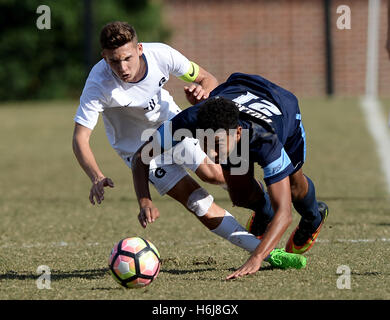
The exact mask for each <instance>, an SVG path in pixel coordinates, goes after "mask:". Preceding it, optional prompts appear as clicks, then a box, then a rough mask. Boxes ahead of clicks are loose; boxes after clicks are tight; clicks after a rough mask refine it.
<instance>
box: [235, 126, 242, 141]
mask: <svg viewBox="0 0 390 320" xmlns="http://www.w3.org/2000/svg"><path fill="white" fill-rule="evenodd" d="M241 133H242V127H241V126H238V127H237V130H236V139H237V141H239V140H240V139H241Z"/></svg>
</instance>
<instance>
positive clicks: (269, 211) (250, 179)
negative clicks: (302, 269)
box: [223, 164, 274, 239]
mask: <svg viewBox="0 0 390 320" xmlns="http://www.w3.org/2000/svg"><path fill="white" fill-rule="evenodd" d="M253 170H254V168H253V164H251V165H250V167H249V171H248V172H247V173H246V174H245V175H231V174H230V172H229V171H227V170H223V173H224V177H225V181H226V184H227V188H228V191H229V195H230V198H231V200H232V202H233V204H234V205H236V206H239V207H243V208H247V209H251V210H253V213H251V216H250V218H249V220H248V223H247V226H246V227H247V230H248V231H250V232H251V233H253V234H254V235H255V236H257V237H258V238H259V239H261V238H262V236H263V235H264V233H265V231H266V229H267V226H268V224H269V223H270V222H271V220H272V218H273V216H274V211H273V208H272V205H271V200H270V198H269V195H268V193H267V191H266V189H265V188H264V186H263V185H262V184H261V183H260V182H259V181H257V180H256V179H255V178H254V171H253Z"/></svg>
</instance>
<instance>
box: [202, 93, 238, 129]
mask: <svg viewBox="0 0 390 320" xmlns="http://www.w3.org/2000/svg"><path fill="white" fill-rule="evenodd" d="M238 117H239V110H238V107H237V104H236V103H235V102H233V101H231V100H229V99H226V98H223V97H218V96H217V97H213V98H210V99H208V100H207V101H205V102H204V103H203V104H202V105H201V106H200V107H199V110H198V127H199V128H200V129H213V130H214V131H217V130H218V129H224V130H229V129H235V128H237V126H238Z"/></svg>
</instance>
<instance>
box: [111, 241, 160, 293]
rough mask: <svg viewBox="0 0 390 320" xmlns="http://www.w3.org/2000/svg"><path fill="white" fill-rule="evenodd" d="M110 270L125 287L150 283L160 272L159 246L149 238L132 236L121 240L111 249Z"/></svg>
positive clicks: (143, 285)
mask: <svg viewBox="0 0 390 320" xmlns="http://www.w3.org/2000/svg"><path fill="white" fill-rule="evenodd" d="M108 266H109V268H110V269H109V272H110V274H111V275H112V277H113V278H114V280H115V281H116V282H118V283H119V284H120V285H122V286H124V287H125V288H141V287H145V286H147V285H149V284H150V283H151V282H152V281H153V280H154V279H155V278H156V277H157V275H158V273H159V272H160V266H161V260H160V253H159V252H158V251H157V248H156V247H155V246H154V245H153V243H151V242H150V241H148V240H145V239H142V238H139V237H132V238H126V239H122V240H121V241H119V242H118V243H117V244H116V245H115V246H114V248H113V249H112V250H111V254H110V258H109V260H108Z"/></svg>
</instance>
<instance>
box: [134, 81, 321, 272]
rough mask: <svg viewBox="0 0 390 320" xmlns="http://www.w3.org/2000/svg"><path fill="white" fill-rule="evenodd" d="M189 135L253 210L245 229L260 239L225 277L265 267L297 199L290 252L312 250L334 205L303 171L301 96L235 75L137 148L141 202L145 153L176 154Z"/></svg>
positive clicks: (237, 198) (238, 200)
mask: <svg viewBox="0 0 390 320" xmlns="http://www.w3.org/2000/svg"><path fill="white" fill-rule="evenodd" d="M184 129H185V130H184ZM210 130H211V131H210ZM179 131H180V134H177V132H179ZM207 132H208V134H207ZM210 132H211V135H212V136H211V138H210ZM200 133H202V134H203V136H202V138H201V137H199V134H200ZM184 136H193V137H197V138H199V140H200V141H201V142H204V143H203V148H204V150H205V151H206V150H207V154H208V155H209V156H210V157H211V158H212V159H214V160H215V162H216V163H220V164H221V166H222V168H223V174H224V178H225V181H226V184H227V189H228V192H229V195H230V198H231V200H232V202H233V204H234V205H236V206H240V207H244V208H249V209H252V210H253V211H254V213H253V214H252V216H251V218H250V220H249V222H248V225H247V227H248V229H249V231H250V232H251V233H252V234H254V235H255V236H257V237H258V238H259V239H261V242H260V243H259V244H258V246H257V247H256V249H255V250H254V251H253V252H252V254H251V256H250V258H249V259H248V261H247V262H246V263H245V264H244V265H243V266H242V267H241V268H239V269H238V270H237V271H235V272H234V273H232V274H231V275H229V276H228V277H227V279H231V278H236V277H240V276H244V275H247V274H252V273H255V272H256V271H257V270H259V268H260V266H261V263H262V261H263V260H264V259H265V258H266V257H267V256H268V255H269V253H270V252H271V251H272V250H273V249H274V248H275V246H276V245H277V244H278V242H279V241H280V239H281V237H282V235H283V234H284V232H285V231H286V230H287V228H288V226H289V225H290V223H291V221H292V213H291V202H292V203H293V205H294V208H295V209H296V210H297V212H298V213H299V214H300V215H301V220H300V222H299V224H298V226H297V227H296V229H295V230H294V231H293V233H292V234H291V236H290V238H289V240H288V241H287V244H286V251H287V252H290V253H298V254H303V253H304V252H306V251H308V250H309V249H310V248H311V247H312V246H313V244H314V242H315V241H316V239H317V236H318V234H319V231H320V229H321V227H322V225H323V223H324V221H325V219H326V217H327V215H328V207H327V205H326V204H325V203H323V202H318V201H317V199H316V195H315V188H314V184H313V182H312V181H311V179H310V178H309V177H307V176H305V175H304V174H303V171H302V166H303V163H304V162H305V158H306V138H305V130H304V128H303V125H302V116H301V113H300V110H299V106H298V101H297V98H296V97H295V96H294V95H293V94H292V93H291V92H289V91H287V90H285V89H283V88H281V87H279V86H277V85H276V84H274V83H272V82H270V81H268V80H267V79H264V78H262V77H260V76H257V75H247V74H242V73H234V74H232V75H231V76H230V77H229V78H228V80H227V81H226V82H225V83H223V84H221V85H219V86H218V87H217V88H215V89H214V90H213V91H212V92H211V94H210V98H209V99H207V100H206V101H205V102H202V103H199V104H197V105H195V106H192V107H190V108H188V109H186V110H184V111H182V112H181V113H179V114H178V115H176V116H175V117H174V118H173V119H171V120H170V121H169V123H166V124H164V125H162V126H161V127H160V128H159V129H158V131H157V132H156V135H155V136H154V137H153V138H152V140H150V144H149V143H146V144H144V146H143V147H141V148H140V149H139V150H138V151H137V153H136V155H135V156H134V158H133V166H132V168H133V179H134V186H135V189H136V191H137V196H138V197H141V198H142V197H148V196H149V195H148V183H147V174H146V172H147V169H148V160H147V159H145V154H149V155H151V154H152V155H153V156H155V155H156V153H161V152H164V151H166V150H170V149H172V147H176V145H179V143H180V137H181V138H184ZM178 137H179V139H178ZM152 144H154V147H153V148H151V145H152ZM156 144H158V147H157V148H156ZM146 146H148V149H145V148H146ZM146 150H147V152H146ZM142 155H144V157H142ZM255 163H257V164H259V165H260V166H261V167H262V169H263V172H264V182H265V184H266V186H267V190H266V189H265V188H264V187H263V185H262V184H261V183H260V182H258V181H257V180H256V179H255V177H254V164H255ZM154 210H157V209H154ZM155 212H158V211H155ZM150 215H153V211H148V213H147V214H146V213H145V211H142V210H141V212H140V215H139V219H140V221H144V222H145V223H147V221H150V219H151V217H150ZM209 218H210V219H213V217H209ZM218 222H219V224H218V227H217V228H216V230H217V232H216V233H217V234H218V231H219V232H221V233H224V231H223V230H224V229H225V227H226V226H225V224H226V223H225V218H220V220H219V221H218ZM218 229H220V230H218Z"/></svg>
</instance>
